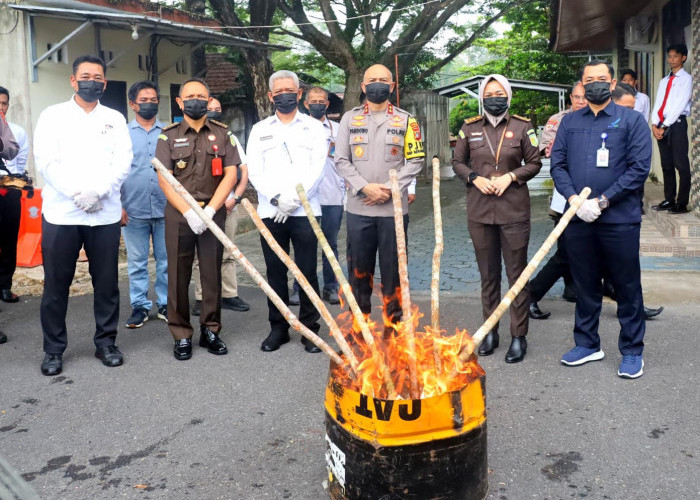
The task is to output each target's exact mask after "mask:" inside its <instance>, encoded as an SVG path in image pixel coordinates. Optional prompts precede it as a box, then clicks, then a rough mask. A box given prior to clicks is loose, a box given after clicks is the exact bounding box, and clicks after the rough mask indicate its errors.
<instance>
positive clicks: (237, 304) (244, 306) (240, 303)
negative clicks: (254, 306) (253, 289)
mask: <svg viewBox="0 0 700 500" xmlns="http://www.w3.org/2000/svg"><path fill="white" fill-rule="evenodd" d="M221 308H222V309H230V310H231V311H240V312H246V311H247V310H249V309H250V305H249V304H248V303H247V302H246V301H244V300H243V299H241V298H240V297H224V298H223V299H221Z"/></svg>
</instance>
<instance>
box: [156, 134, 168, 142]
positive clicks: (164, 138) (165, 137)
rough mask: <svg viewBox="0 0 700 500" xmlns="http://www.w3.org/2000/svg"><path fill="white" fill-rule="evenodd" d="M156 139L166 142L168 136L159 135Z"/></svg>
mask: <svg viewBox="0 0 700 500" xmlns="http://www.w3.org/2000/svg"><path fill="white" fill-rule="evenodd" d="M158 139H162V140H164V141H167V140H168V136H167V135H165V134H160V135H159V136H158Z"/></svg>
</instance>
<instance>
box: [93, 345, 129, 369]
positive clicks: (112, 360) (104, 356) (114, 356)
mask: <svg viewBox="0 0 700 500" xmlns="http://www.w3.org/2000/svg"><path fill="white" fill-rule="evenodd" d="M95 357H96V358H97V359H99V360H100V361H102V364H103V365H105V366H121V365H122V364H124V355H123V354H122V353H121V351H119V349H118V348H117V346H115V345H108V346H105V347H98V348H97V350H96V351H95Z"/></svg>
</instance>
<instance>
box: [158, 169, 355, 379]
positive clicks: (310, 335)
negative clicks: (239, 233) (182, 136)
mask: <svg viewBox="0 0 700 500" xmlns="http://www.w3.org/2000/svg"><path fill="white" fill-rule="evenodd" d="M151 165H153V167H154V168H155V169H156V170H157V171H158V174H159V175H161V176H162V177H163V178H164V179H165V180H166V181H167V182H168V184H170V185H171V186H172V187H173V189H174V190H175V192H176V193H177V194H179V195H180V196H182V199H183V200H185V201H186V202H187V204H188V205H189V206H190V207H191V208H192V210H194V211H195V213H196V214H197V215H198V216H199V218H200V219H202V221H203V222H204V223H205V224H206V226H207V227H208V228H209V230H210V231H211V232H212V233H213V234H214V236H216V238H217V239H218V240H219V241H220V242H221V243H222V244H223V245H224V248H225V249H226V251H227V252H229V253H230V254H231V255H233V258H234V259H236V260H237V261H238V263H239V264H241V266H243V269H245V270H246V271H247V272H248V274H250V276H251V277H252V278H253V281H255V283H257V285H258V286H259V287H260V288H262V290H263V292H265V295H267V296H268V297H269V298H270V300H271V301H272V303H273V304H275V306H276V307H277V309H279V311H280V312H281V313H282V316H284V319H286V320H287V322H289V324H290V325H291V326H292V328H294V329H295V330H296V331H298V332H299V333H301V334H302V335H303V336H304V337H306V338H307V339H309V340H310V341H311V342H313V343H314V345H316V347H318V348H319V349H321V350H322V351H323V352H325V353H326V354H327V355H328V356H329V357H330V358H331V359H332V360H333V362H334V363H336V364H337V365H338V366H341V367H343V369H345V370H346V371H348V373H349V374H350V375H351V376H354V374H353V373H352V370H351V369H350V366H348V365H347V362H346V361H343V359H342V358H341V357H340V356H338V354H337V353H336V352H335V351H334V350H333V349H332V348H331V346H329V345H328V344H327V343H326V342H324V340H323V339H321V338H320V337H319V336H318V335H316V334H315V333H314V332H312V331H311V330H309V329H308V328H307V327H305V326H304V325H302V324H301V322H300V321H299V320H298V319H297V317H296V316H295V315H294V313H293V312H292V311H290V310H289V308H288V307H287V305H286V304H285V303H284V301H283V300H282V299H281V298H280V297H279V295H277V294H276V293H275V291H274V290H273V289H272V287H271V286H270V285H269V284H268V282H267V281H266V280H265V278H263V277H262V275H261V274H260V273H259V272H258V271H257V269H255V267H254V266H253V264H251V263H250V261H249V260H248V259H246V258H245V255H243V254H242V253H241V251H240V250H239V249H238V247H237V246H236V245H234V244H233V242H232V241H231V240H230V239H228V237H227V236H226V234H225V233H224V232H223V231H222V230H221V228H220V227H219V226H217V225H216V224H215V223H214V221H213V220H212V218H211V217H209V216H208V215H207V214H206V213H205V212H204V210H203V209H202V207H200V206H199V204H198V203H197V202H196V201H195V199H194V198H192V195H191V194H190V193H188V192H187V190H186V189H185V188H184V187H183V185H182V184H180V182H179V181H178V180H177V179H176V178H175V177H173V174H171V173H170V171H169V170H168V169H167V168H165V166H164V165H163V164H162V163H161V162H160V161H159V160H158V158H153V159H152V160H151Z"/></svg>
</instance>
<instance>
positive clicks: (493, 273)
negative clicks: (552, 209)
mask: <svg viewBox="0 0 700 500" xmlns="http://www.w3.org/2000/svg"><path fill="white" fill-rule="evenodd" d="M511 97H512V91H511V88H510V84H509V83H508V80H507V79H506V78H505V77H504V76H502V75H489V76H487V77H486V78H485V79H484V81H483V82H482V84H481V87H480V88H479V98H480V100H481V103H482V105H483V108H484V116H475V117H473V118H469V119H468V120H465V122H464V124H463V125H462V129H461V130H460V131H459V137H458V139H457V146H456V147H455V154H454V159H453V160H452V167H453V169H454V171H455V173H456V174H457V176H458V177H459V178H460V179H462V181H464V183H465V184H466V185H467V226H468V228H469V234H470V236H471V239H472V241H473V242H474V250H475V253H476V261H477V264H478V265H479V273H480V274H481V303H482V309H483V315H484V319H486V318H488V317H489V316H490V315H491V313H492V312H493V311H494V310H495V309H496V307H497V306H498V303H499V301H500V299H501V255H503V261H504V262H505V266H506V276H507V277H508V283H509V285H511V286H512V285H513V283H515V281H516V280H517V279H518V277H519V276H520V274H521V273H522V272H523V270H524V269H525V267H526V266H527V245H528V241H529V239H530V193H529V191H528V189H527V181H529V180H530V179H532V178H533V177H534V176H535V175H537V173H538V172H539V171H540V168H542V162H541V161H540V153H539V149H538V147H537V146H538V141H537V135H536V134H535V130H534V129H533V127H532V124H531V123H530V121H529V120H528V119H527V118H523V117H521V116H518V115H511V114H510V113H508V108H509V107H510V101H511ZM528 295H529V294H528V290H527V287H525V288H524V289H523V290H522V292H521V293H520V294H519V295H518V296H517V297H516V298H515V300H514V301H513V304H512V305H511V307H510V333H511V336H512V341H511V345H510V348H509V349H508V353H507V354H506V362H507V363H517V362H520V361H522V360H523V359H524V358H525V353H526V351H527V341H526V340H525V335H527V327H528V306H529V297H528ZM498 342H499V336H498V324H497V325H496V326H495V327H494V329H493V331H492V332H490V333H489V334H488V335H487V336H486V338H485V339H484V341H483V342H482V344H481V345H480V346H479V355H481V356H487V355H489V354H492V353H493V351H494V349H495V348H496V347H498Z"/></svg>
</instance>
